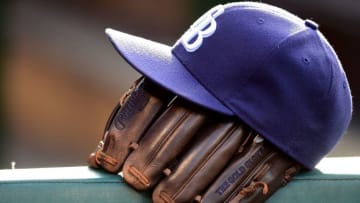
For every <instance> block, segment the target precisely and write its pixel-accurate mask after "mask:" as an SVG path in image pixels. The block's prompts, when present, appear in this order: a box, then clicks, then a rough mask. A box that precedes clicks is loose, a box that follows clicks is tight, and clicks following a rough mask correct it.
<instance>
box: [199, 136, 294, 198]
mask: <svg viewBox="0 0 360 203" xmlns="http://www.w3.org/2000/svg"><path fill="white" fill-rule="evenodd" d="M280 158H281V156H279V152H278V151H277V150H276V149H275V148H274V147H273V146H272V145H271V144H270V143H268V142H267V141H265V140H264V139H263V138H262V137H260V136H259V135H257V136H256V137H255V138H254V140H253V142H252V144H251V145H250V146H249V147H247V148H245V149H244V151H243V152H242V153H240V154H239V155H237V156H235V157H234V159H233V160H232V161H231V163H230V164H229V165H228V166H227V167H226V169H225V170H224V171H223V172H222V173H221V175H220V176H219V177H218V178H217V179H216V181H214V182H213V184H212V185H211V186H210V187H209V188H208V189H207V191H206V192H205V194H204V195H203V196H202V198H199V199H198V200H199V202H203V203H208V202H209V203H210V202H211V203H217V202H219V203H220V202H236V203H238V202H241V203H242V202H243V201H245V199H246V197H248V196H251V195H253V196H256V195H258V196H259V195H260V196H264V197H260V196H259V197H254V199H253V200H254V201H248V200H251V199H252V198H249V199H248V200H247V201H245V202H252V203H253V202H254V203H256V202H263V201H264V199H266V198H267V197H269V196H270V194H272V193H273V192H274V191H275V190H276V189H277V188H278V187H280V185H279V183H278V182H277V183H276V182H274V183H272V184H269V183H270V181H269V179H270V180H273V179H276V178H277V177H274V176H273V175H274V174H278V173H279V174H282V173H283V174H284V173H285V171H286V169H288V168H289V167H291V164H292V163H293V162H292V161H291V162H290V160H289V159H280ZM280 180H282V179H281V178H280ZM270 186H271V188H269V187H270ZM269 189H270V190H271V191H269ZM255 192H257V193H255ZM255 200H257V201H255Z"/></svg>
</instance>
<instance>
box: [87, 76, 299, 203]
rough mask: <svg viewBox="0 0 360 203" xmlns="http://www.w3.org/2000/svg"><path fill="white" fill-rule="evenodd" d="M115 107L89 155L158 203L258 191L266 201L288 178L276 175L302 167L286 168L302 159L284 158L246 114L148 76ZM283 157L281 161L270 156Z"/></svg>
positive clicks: (234, 197)
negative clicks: (204, 103) (223, 109)
mask: <svg viewBox="0 0 360 203" xmlns="http://www.w3.org/2000/svg"><path fill="white" fill-rule="evenodd" d="M113 112H114V113H112V114H111V116H110V118H109V121H108V122H107V125H106V127H105V133H104V136H103V138H102V140H101V141H100V145H99V147H98V149H97V150H96V151H95V152H94V153H92V154H91V155H90V157H89V159H88V162H89V164H90V166H93V167H95V168H101V167H102V168H103V169H105V170H106V171H108V172H111V173H117V172H120V171H121V172H122V173H123V175H124V180H125V181H126V182H127V183H128V184H129V185H131V186H133V187H134V188H135V189H137V190H141V191H144V190H150V189H153V188H155V189H154V192H153V195H152V198H153V199H152V200H153V202H154V203H188V202H193V201H196V202H202V203H215V202H216V203H223V202H233V201H236V202H244V201H246V200H244V199H246V198H248V196H250V195H256V196H261V197H259V198H256V199H251V202H252V203H255V202H256V203H263V202H264V200H265V199H267V198H268V197H269V196H270V195H271V194H272V193H273V192H274V191H276V190H277V189H278V188H279V187H281V186H282V185H283V184H272V182H274V181H273V180H272V178H278V179H279V181H278V182H279V183H282V182H287V181H283V179H284V177H285V175H286V176H288V177H289V178H288V179H289V180H290V177H291V176H293V175H294V174H295V173H296V172H298V171H299V170H300V167H297V168H295V170H294V173H291V174H287V173H286V171H287V170H288V169H289V168H291V167H292V166H293V165H296V164H297V163H296V162H295V161H293V160H291V159H290V158H289V159H281V158H282V156H285V157H287V155H286V154H284V153H280V152H279V151H278V150H276V148H274V147H273V146H272V144H270V143H269V142H267V141H266V140H264V139H263V138H262V136H261V135H259V134H258V133H256V132H255V131H254V130H251V129H250V128H249V127H248V126H247V125H246V124H244V123H243V122H242V121H241V120H239V119H237V118H235V117H231V116H224V115H221V114H218V113H216V112H213V111H210V110H209V109H205V108H203V107H201V106H198V105H196V104H194V103H192V102H189V101H187V100H184V99H183V98H180V97H177V96H175V95H173V94H172V93H169V92H168V91H167V90H165V89H163V88H161V87H159V86H158V85H156V84H154V83H153V82H152V81H150V79H148V78H140V79H139V80H137V81H135V83H134V85H133V86H132V87H131V88H130V89H129V91H128V92H126V93H125V94H124V95H123V96H122V98H121V99H120V103H119V104H118V105H117V106H116V107H115V109H114V111H113ZM265 143H266V144H265ZM275 154H276V156H275ZM272 157H275V158H272ZM269 160H270V161H269ZM278 160H280V163H281V164H280V165H281V166H284V167H277V166H276V165H272V164H271V162H275V161H278ZM264 167H265V168H264ZM272 168H275V169H272ZM271 171H272V172H273V171H277V173H275V174H276V176H274V175H272V174H270V175H268V174H267V173H268V172H271ZM260 175H261V177H262V176H265V177H267V179H266V181H263V180H260V179H261V177H260ZM213 182H215V184H213V185H212V183H213ZM275 182H276V181H275ZM269 187H271V188H270V189H269ZM260 188H263V189H262V190H263V191H262V193H259V192H258V190H260ZM225 191H226V192H225ZM240 200H241V201H240Z"/></svg>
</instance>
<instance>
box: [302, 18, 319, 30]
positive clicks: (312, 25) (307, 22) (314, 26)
mask: <svg viewBox="0 0 360 203" xmlns="http://www.w3.org/2000/svg"><path fill="white" fill-rule="evenodd" d="M305 25H306V26H308V27H309V28H311V29H313V30H317V29H318V28H319V25H318V24H317V23H315V22H314V21H312V20H309V19H306V20H305Z"/></svg>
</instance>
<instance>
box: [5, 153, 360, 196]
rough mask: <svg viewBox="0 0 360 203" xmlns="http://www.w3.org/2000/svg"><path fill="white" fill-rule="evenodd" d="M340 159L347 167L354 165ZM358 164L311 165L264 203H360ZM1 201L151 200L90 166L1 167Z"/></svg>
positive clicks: (358, 159) (111, 175)
mask: <svg viewBox="0 0 360 203" xmlns="http://www.w3.org/2000/svg"><path fill="white" fill-rule="evenodd" d="M354 161H357V162H359V161H360V157H359V158H357V159H356V160H352V161H351V162H350V163H347V164H346V163H344V162H342V161H341V160H336V161H332V162H331V163H330V164H327V167H332V168H336V167H337V166H338V165H339V163H341V166H343V169H344V170H339V171H337V172H338V173H341V171H346V170H347V169H348V168H354V163H356V162H354ZM359 169H360V168H359V167H358V168H357V170H355V172H356V171H357V174H324V173H321V172H320V171H318V170H313V171H309V172H305V173H301V174H298V175H296V176H295V177H294V178H293V180H292V181H291V182H290V183H288V185H287V187H282V188H281V189H279V190H278V191H277V192H275V193H274V194H273V195H272V196H271V197H270V199H268V200H267V201H266V203H289V202H291V203H304V202H306V203H319V202H326V203H339V202H341V203H357V202H360V193H359V188H360V170H359ZM0 197H1V200H0V202H6V203H26V202H33V203H48V202H52V203H63V202H67V203H81V202H84V203H85V202H86V203H99V202H102V203H113V202H114V203H115V202H117V203H118V202H121V203H151V194H150V193H140V192H137V191H135V190H134V189H132V188H131V187H129V186H127V185H126V184H125V182H124V181H123V179H122V178H121V176H119V175H116V174H109V173H105V172H103V171H101V170H94V169H90V168H88V167H86V166H80V167H64V168H45V169H16V170H0Z"/></svg>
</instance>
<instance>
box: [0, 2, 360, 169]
mask: <svg viewBox="0 0 360 203" xmlns="http://www.w3.org/2000/svg"><path fill="white" fill-rule="evenodd" d="M1 2H2V3H0V6H1V8H0V12H1V13H0V18H1V19H0V26H1V33H0V65H1V69H0V70H1V71H0V79H1V86H0V93H1V95H2V97H1V101H0V112H1V114H0V121H1V122H0V129H1V130H2V131H1V135H0V168H10V163H11V162H12V161H15V162H16V167H17V168H26V167H50V166H71V165H85V164H86V158H87V156H88V154H89V152H90V151H92V150H93V149H94V147H95V146H96V144H97V142H98V141H99V139H100V138H101V136H102V134H101V133H102V130H103V126H104V125H105V122H106V119H107V116H108V115H109V113H110V111H111V110H112V108H113V105H114V104H115V103H116V102H117V101H118V98H119V97H120V95H121V94H122V93H123V92H124V91H125V90H126V89H127V88H128V87H129V85H130V84H131V83H132V81H133V80H135V79H136V78H137V77H138V74H137V73H136V72H135V71H134V70H133V69H132V68H130V67H129V65H127V64H126V62H125V61H124V60H123V59H122V58H121V57H120V56H118V54H117V53H116V51H115V50H114V49H113V48H112V46H111V44H110V43H109V42H108V39H107V37H106V36H105V34H104V29H105V28H106V27H112V28H115V29H118V30H121V31H124V32H129V33H132V34H135V35H139V36H142V37H145V38H150V39H153V40H156V41H159V42H162V43H166V44H169V45H171V44H173V43H174V42H175V41H176V39H177V38H178V37H180V36H181V34H182V33H183V32H184V31H185V30H186V29H187V28H188V26H189V25H190V24H191V23H192V22H193V21H194V20H195V19H196V18H197V17H199V16H200V15H201V14H202V13H203V12H205V11H206V10H208V9H209V8H211V7H212V6H214V5H216V4H218V3H225V2H226V1H216V0H208V1H205V0H202V1H201V0H198V1H196V0H172V1H168V0H158V1H145V0H131V1H130V0H128V1H125V0H116V1H115V0H103V1H100V0H88V1H84V0H72V1H70V0H63V1H59V0H58V1H56V0H46V1H45V0H13V1H1ZM263 2H266V3H271V4H274V5H277V6H281V7H283V8H285V9H287V10H290V11H291V12H293V13H295V14H297V15H298V16H300V17H302V18H310V19H312V20H314V21H316V22H317V23H318V24H320V30H321V31H322V32H323V33H324V34H325V36H327V38H328V39H329V41H330V42H331V43H332V44H333V46H334V47H335V49H336V50H337V52H338V55H339V57H340V59H341V60H342V62H343V65H344V69H345V71H346V72H347V74H348V77H349V81H350V85H351V88H352V93H353V96H354V119H353V121H352V123H351V126H350V129H349V131H348V132H347V133H346V135H345V136H344V138H343V139H342V140H341V141H340V143H339V144H338V145H337V146H336V148H335V149H334V151H333V152H332V153H331V154H330V155H329V156H360V149H359V145H360V137H359V132H360V129H359V118H360V117H359V113H358V112H359V110H360V104H359V99H358V97H359V95H360V80H358V78H357V77H358V76H360V74H359V69H358V67H359V63H360V62H359V57H358V56H359V52H358V49H359V47H360V31H359V29H360V1H353V0H343V1H338V0H317V1H312V0H302V1H298V0H268V1H266V0H264V1H263Z"/></svg>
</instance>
